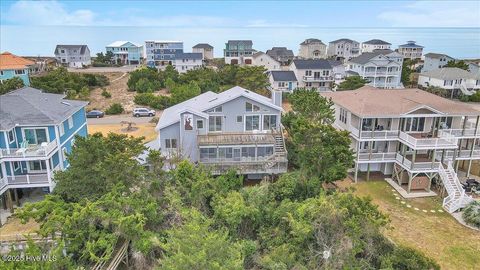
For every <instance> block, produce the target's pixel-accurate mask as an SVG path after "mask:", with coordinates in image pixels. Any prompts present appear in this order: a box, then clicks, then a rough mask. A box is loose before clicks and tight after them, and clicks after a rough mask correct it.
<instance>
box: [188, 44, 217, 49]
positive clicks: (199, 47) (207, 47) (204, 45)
mask: <svg viewBox="0 0 480 270" xmlns="http://www.w3.org/2000/svg"><path fill="white" fill-rule="evenodd" d="M192 48H195V49H213V46H212V45H210V44H208V43H198V44H197V45H195V46H193V47H192Z"/></svg>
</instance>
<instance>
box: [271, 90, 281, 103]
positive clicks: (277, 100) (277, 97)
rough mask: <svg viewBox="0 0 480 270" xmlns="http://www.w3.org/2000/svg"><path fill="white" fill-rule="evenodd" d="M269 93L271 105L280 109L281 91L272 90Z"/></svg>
mask: <svg viewBox="0 0 480 270" xmlns="http://www.w3.org/2000/svg"><path fill="white" fill-rule="evenodd" d="M271 92H272V103H273V104H275V105H277V106H279V107H282V91H277V90H274V89H272V90H271Z"/></svg>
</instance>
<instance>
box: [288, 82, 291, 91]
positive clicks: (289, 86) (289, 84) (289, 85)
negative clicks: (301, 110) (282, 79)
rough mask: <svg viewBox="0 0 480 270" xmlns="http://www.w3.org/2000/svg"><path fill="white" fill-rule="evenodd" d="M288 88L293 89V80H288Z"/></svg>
mask: <svg viewBox="0 0 480 270" xmlns="http://www.w3.org/2000/svg"><path fill="white" fill-rule="evenodd" d="M288 90H290V91H292V82H288Z"/></svg>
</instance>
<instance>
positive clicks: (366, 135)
mask: <svg viewBox="0 0 480 270" xmlns="http://www.w3.org/2000/svg"><path fill="white" fill-rule="evenodd" d="M349 131H350V132H351V133H352V135H354V136H355V137H357V138H358V139H362V140H395V139H398V133H399V131H398V130H374V131H368V130H367V131H359V130H358V129H357V128H356V127H354V126H350V127H349Z"/></svg>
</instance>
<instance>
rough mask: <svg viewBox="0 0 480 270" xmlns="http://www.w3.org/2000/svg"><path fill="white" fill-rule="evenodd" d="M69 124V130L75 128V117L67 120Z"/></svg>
mask: <svg viewBox="0 0 480 270" xmlns="http://www.w3.org/2000/svg"><path fill="white" fill-rule="evenodd" d="M67 124H68V129H69V130H70V129H72V128H73V115H72V116H70V117H69V118H68V119H67Z"/></svg>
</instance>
